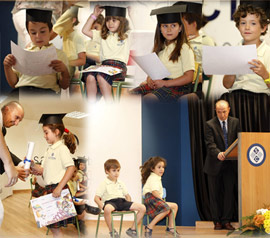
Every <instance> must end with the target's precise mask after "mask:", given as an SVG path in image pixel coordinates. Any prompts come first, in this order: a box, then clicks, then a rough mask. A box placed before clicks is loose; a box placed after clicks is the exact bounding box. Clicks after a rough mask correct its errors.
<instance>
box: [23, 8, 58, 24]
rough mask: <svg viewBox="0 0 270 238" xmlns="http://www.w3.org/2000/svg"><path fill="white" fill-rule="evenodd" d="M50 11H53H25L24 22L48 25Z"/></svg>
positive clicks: (50, 16)
mask: <svg viewBox="0 0 270 238" xmlns="http://www.w3.org/2000/svg"><path fill="white" fill-rule="evenodd" d="M52 11H53V9H26V21H33V22H45V23H50V22H51V21H52Z"/></svg>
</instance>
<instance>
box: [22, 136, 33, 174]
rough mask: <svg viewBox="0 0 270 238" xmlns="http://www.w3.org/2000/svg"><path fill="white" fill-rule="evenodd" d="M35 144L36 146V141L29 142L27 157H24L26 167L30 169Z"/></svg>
mask: <svg viewBox="0 0 270 238" xmlns="http://www.w3.org/2000/svg"><path fill="white" fill-rule="evenodd" d="M34 146H35V143H34V142H32V141H29V142H28V149H27V154H26V158H25V159H24V169H30V165H31V159H32V154H33V150H34Z"/></svg>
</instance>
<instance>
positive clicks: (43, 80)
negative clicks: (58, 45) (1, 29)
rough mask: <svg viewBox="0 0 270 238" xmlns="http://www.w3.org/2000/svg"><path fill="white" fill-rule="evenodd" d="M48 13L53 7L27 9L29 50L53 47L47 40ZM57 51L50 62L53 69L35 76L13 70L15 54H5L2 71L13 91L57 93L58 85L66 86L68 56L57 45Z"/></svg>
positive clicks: (67, 79) (48, 38) (49, 23)
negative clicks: (30, 42) (51, 71)
mask: <svg viewBox="0 0 270 238" xmlns="http://www.w3.org/2000/svg"><path fill="white" fill-rule="evenodd" d="M51 16H52V11H49V10H39V9H27V10H26V29H27V31H28V33H29V35H30V38H31V41H32V44H31V46H30V47H29V48H27V50H28V51H33V52H34V51H41V50H44V49H47V48H49V47H54V46H53V44H50V43H49V41H50V34H51V30H52V23H51ZM56 52H57V57H58V59H57V60H53V61H52V62H51V64H50V65H49V66H50V67H52V68H53V69H54V70H55V71H56V72H55V73H52V74H48V75H37V76H30V75H24V74H22V73H20V72H17V71H16V70H14V69H13V68H12V66H14V65H15V64H16V58H15V57H14V55H12V54H8V55H7V56H6V57H5V59H4V71H5V76H6V79H7V81H8V84H9V85H10V86H11V87H12V88H16V90H13V94H14V95H16V94H17V93H20V94H21V93H25V94H28V95H31V96H32V95H33V94H34V95H35V94H36V95H38V96H40V95H41V94H46V95H56V94H58V93H59V92H60V88H63V89H66V88H68V87H69V81H70V76H69V71H68V68H67V66H68V60H67V57H66V55H65V54H64V52H63V51H61V50H58V49H56ZM16 96H17V95H16Z"/></svg>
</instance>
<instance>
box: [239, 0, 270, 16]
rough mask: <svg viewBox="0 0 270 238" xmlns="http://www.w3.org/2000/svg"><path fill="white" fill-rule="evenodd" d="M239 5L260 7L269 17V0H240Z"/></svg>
mask: <svg viewBox="0 0 270 238" xmlns="http://www.w3.org/2000/svg"><path fill="white" fill-rule="evenodd" d="M240 5H251V6H253V7H260V8H262V9H263V10H264V11H265V13H266V15H267V17H268V18H270V1H266V0H264V1H261V0H258V1H256V0H253V1H248V0H240Z"/></svg>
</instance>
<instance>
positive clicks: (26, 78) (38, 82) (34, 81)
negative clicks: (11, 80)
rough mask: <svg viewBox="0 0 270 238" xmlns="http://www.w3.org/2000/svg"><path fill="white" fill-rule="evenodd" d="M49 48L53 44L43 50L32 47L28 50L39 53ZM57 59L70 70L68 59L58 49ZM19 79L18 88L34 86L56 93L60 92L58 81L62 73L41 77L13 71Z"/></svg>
mask: <svg viewBox="0 0 270 238" xmlns="http://www.w3.org/2000/svg"><path fill="white" fill-rule="evenodd" d="M49 47H54V46H53V44H50V45H49V46H43V47H41V48H39V47H37V46H35V45H33V44H32V45H31V46H30V47H29V48H28V49H27V50H28V51H39V50H44V49H47V48H49ZM56 53H57V58H58V60H61V61H62V62H63V63H64V64H65V65H66V66H67V68H68V59H67V56H66V55H65V53H64V52H63V51H62V50H59V49H56ZM13 71H14V72H15V73H16V74H17V77H18V78H19V81H18V83H17V84H16V85H15V87H16V88H19V87H23V86H33V87H37V88H45V89H52V90H54V91H55V92H57V93H58V92H60V87H59V84H58V80H59V79H60V76H61V73H53V74H46V75H39V76H30V75H25V74H21V73H20V72H18V71H16V70H13Z"/></svg>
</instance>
